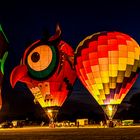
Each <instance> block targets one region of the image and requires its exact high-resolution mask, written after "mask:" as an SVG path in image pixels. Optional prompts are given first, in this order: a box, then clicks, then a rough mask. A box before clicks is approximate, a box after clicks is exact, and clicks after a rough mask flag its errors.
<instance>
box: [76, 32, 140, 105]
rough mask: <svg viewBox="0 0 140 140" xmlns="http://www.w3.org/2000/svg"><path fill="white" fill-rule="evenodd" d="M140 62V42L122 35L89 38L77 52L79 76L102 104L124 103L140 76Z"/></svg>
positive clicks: (101, 35) (116, 33)
mask: <svg viewBox="0 0 140 140" xmlns="http://www.w3.org/2000/svg"><path fill="white" fill-rule="evenodd" d="M139 60H140V49H139V45H138V43H137V42H136V41H135V40H134V39H132V38H131V37H130V36H129V35H126V34H124V33H120V32H100V33H96V34H93V35H91V36H88V37H86V38H85V39H84V40H83V41H81V42H80V43H79V45H78V47H77V49H76V53H75V67H76V71H77V74H78V77H79V79H80V80H81V81H82V83H83V84H84V86H85V87H86V88H87V89H88V90H89V92H90V93H91V94H92V96H93V97H94V98H95V99H96V101H97V102H98V103H99V104H100V105H106V104H120V103H121V101H122V100H123V98H124V97H125V96H126V94H127V92H128V91H129V90H130V88H131V87H132V85H133V84H134V82H135V80H136V78H137V76H138V67H139V65H140V64H139Z"/></svg>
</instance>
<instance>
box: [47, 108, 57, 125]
mask: <svg viewBox="0 0 140 140" xmlns="http://www.w3.org/2000/svg"><path fill="white" fill-rule="evenodd" d="M44 110H45V113H46V114H47V116H48V118H49V127H51V128H55V121H56V118H57V115H58V112H59V107H47V108H45V109H44Z"/></svg>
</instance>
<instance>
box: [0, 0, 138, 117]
mask: <svg viewBox="0 0 140 140" xmlns="http://www.w3.org/2000/svg"><path fill="white" fill-rule="evenodd" d="M138 2H139V1H135V0H133V1H132V0H131V1H129V0H109V1H108V0H84V1H83V0H65V1H64V2H63V1H61V0H56V1H55V0H44V1H42V0H39V1H35V0H34V1H32V0H28V1H19V0H18V1H11V2H10V3H9V1H8V0H5V1H3V2H0V23H1V24H2V27H3V29H4V31H5V33H6V35H7V37H8V39H9V42H10V46H9V51H10V52H9V58H8V60H7V62H6V67H5V70H6V71H7V73H6V77H5V79H6V80H5V86H4V88H3V98H4V99H5V100H4V103H3V104H4V109H2V113H4V112H5V111H6V109H5V108H7V112H12V113H13V112H14V113H15V114H16V111H17V112H18V111H19V108H18V107H17V106H19V107H21V108H22V110H20V111H21V112H22V113H23V112H24V111H25V112H28V111H29V110H32V106H34V105H33V102H32V103H29V102H31V101H32V96H30V97H26V96H27V94H28V93H27V94H25V95H23V94H21V93H20V92H21V91H26V87H24V86H23V85H22V86H21V85H20V84H19V85H17V86H16V87H15V89H14V91H13V90H11V87H10V85H9V82H8V80H9V75H10V72H11V70H12V68H13V67H14V66H16V65H18V64H19V61H20V58H21V57H22V54H23V52H24V49H25V47H26V44H27V42H28V41H35V40H36V39H39V38H41V35H42V31H43V29H45V28H48V29H49V31H50V33H51V34H53V33H54V32H55V26H56V24H57V23H59V24H60V27H61V29H62V37H63V40H65V41H66V42H68V43H69V44H70V45H72V47H73V48H74V49H75V48H76V46H77V45H78V43H79V42H80V41H81V40H82V39H83V38H85V37H86V36H88V35H90V34H93V33H95V32H99V31H120V32H124V33H126V34H129V35H130V36H131V37H133V38H134V39H135V40H136V41H137V42H138V43H140V6H139V3H138ZM139 83H140V78H139V80H137V82H136V84H135V85H134V87H133V89H137V90H135V92H137V91H139ZM81 88H82V89H84V88H83V87H82V85H81V84H80V82H79V81H78V82H76V84H75V86H74V90H75V91H81ZM15 90H16V92H19V93H20V94H19V95H18V94H16V93H15ZM84 91H85V92H86V95H88V94H89V93H88V92H87V91H86V90H85V89H84ZM9 92H10V93H9ZM28 96H29V94H28ZM73 97H74V95H73V96H72V99H73ZM128 97H129V96H128ZM7 98H10V99H7ZM87 98H88V96H87ZM25 100H26V101H25ZM87 100H89V98H88V99H87ZM90 101H91V99H90ZM91 102H92V101H91ZM23 104H24V106H25V108H26V109H25V108H24V107H23ZM28 105H30V106H31V107H28ZM27 108H28V110H27ZM33 111H35V109H34V110H33Z"/></svg>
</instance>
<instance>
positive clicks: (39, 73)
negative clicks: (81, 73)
mask: <svg viewBox="0 0 140 140" xmlns="http://www.w3.org/2000/svg"><path fill="white" fill-rule="evenodd" d="M60 34H61V30H60V28H59V27H58V26H57V28H56V33H55V35H53V36H52V37H46V38H43V39H41V40H37V41H36V42H34V43H33V44H31V45H30V46H29V47H28V48H27V49H26V50H25V52H24V55H23V58H22V61H21V64H20V65H19V66H17V67H15V68H14V69H13V71H12V73H11V77H10V82H11V85H12V87H14V86H15V84H16V83H17V82H18V81H20V82H23V83H26V85H27V86H28V88H29V89H30V91H31V92H32V94H33V95H34V97H35V100H36V101H37V102H39V104H40V105H41V106H42V107H43V108H44V109H45V108H49V107H61V106H62V104H63V103H64V101H65V99H66V98H67V96H68V95H69V94H70V93H71V91H72V87H73V84H74V81H75V79H76V72H75V70H74V51H73V49H72V47H71V46H70V45H69V44H67V43H66V42H65V41H62V40H60Z"/></svg>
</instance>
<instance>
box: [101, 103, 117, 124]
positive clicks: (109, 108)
mask: <svg viewBox="0 0 140 140" xmlns="http://www.w3.org/2000/svg"><path fill="white" fill-rule="evenodd" d="M117 108H118V105H113V104H108V105H102V109H103V111H104V113H105V114H106V115H107V117H108V119H109V120H110V121H111V120H112V119H113V117H114V115H115V113H116V111H117Z"/></svg>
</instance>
